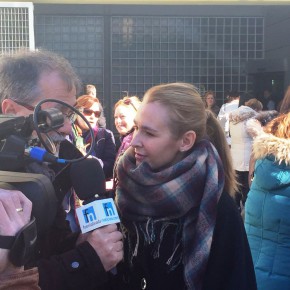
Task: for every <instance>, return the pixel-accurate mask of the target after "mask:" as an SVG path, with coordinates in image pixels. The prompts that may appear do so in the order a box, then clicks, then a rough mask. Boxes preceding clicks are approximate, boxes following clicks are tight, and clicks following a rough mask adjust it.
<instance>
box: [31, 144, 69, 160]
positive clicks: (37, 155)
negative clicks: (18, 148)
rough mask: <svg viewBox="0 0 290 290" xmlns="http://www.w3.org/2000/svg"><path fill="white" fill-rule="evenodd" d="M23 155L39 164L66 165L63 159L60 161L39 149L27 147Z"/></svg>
mask: <svg viewBox="0 0 290 290" xmlns="http://www.w3.org/2000/svg"><path fill="white" fill-rule="evenodd" d="M25 154H26V155H28V156H29V157H30V158H32V159H34V160H36V161H40V162H49V163H66V160H65V159H60V158H58V157H56V156H54V155H53V154H50V153H48V152H47V151H46V150H45V149H43V148H40V147H28V148H27V149H25Z"/></svg>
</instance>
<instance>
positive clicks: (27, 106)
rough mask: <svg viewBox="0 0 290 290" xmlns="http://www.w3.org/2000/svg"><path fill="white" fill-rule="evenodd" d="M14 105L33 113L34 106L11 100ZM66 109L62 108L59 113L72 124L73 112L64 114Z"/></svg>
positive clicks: (74, 116) (74, 115)
mask: <svg viewBox="0 0 290 290" xmlns="http://www.w3.org/2000/svg"><path fill="white" fill-rule="evenodd" d="M13 102H14V103H16V104H17V105H20V106H22V107H24V108H26V109H27V110H29V111H34V109H35V106H32V105H28V104H26V103H23V102H20V101H15V100H13ZM65 109H66V108H64V107H62V108H61V109H59V110H60V111H61V113H62V114H63V115H64V116H65V118H67V119H68V120H69V121H70V122H72V123H73V122H74V121H75V120H76V117H77V115H76V113H75V112H72V111H69V112H65V111H64V110H65Z"/></svg>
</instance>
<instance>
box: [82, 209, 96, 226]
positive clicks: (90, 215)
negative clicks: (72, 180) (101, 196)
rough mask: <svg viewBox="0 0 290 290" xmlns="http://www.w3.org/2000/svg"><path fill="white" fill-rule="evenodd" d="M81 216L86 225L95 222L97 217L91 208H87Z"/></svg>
mask: <svg viewBox="0 0 290 290" xmlns="http://www.w3.org/2000/svg"><path fill="white" fill-rule="evenodd" d="M83 215H84V219H85V222H86V223H89V222H92V221H95V220H97V216H96V213H95V210H94V207H93V206H90V207H87V208H86V209H84V210H83Z"/></svg>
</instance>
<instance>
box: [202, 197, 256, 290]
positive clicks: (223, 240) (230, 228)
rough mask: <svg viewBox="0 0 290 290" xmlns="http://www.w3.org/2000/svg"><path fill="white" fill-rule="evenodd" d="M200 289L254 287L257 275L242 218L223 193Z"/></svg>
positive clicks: (251, 289) (231, 201)
mask: <svg viewBox="0 0 290 290" xmlns="http://www.w3.org/2000/svg"><path fill="white" fill-rule="evenodd" d="M205 277H206V278H205V281H204V282H203V290H256V289H257V286H256V278H255V272H254V266H253V261H252V256H251V252H250V247H249V244H248V239H247V236H246V232H245V228H244V224H243V220H242V218H241V215H240V213H239V211H238V209H237V207H236V205H235V204H234V201H233V199H232V198H231V197H230V196H229V195H228V194H226V193H223V194H222V196H221V199H220V201H219V205H218V213H217V221H216V226H215V230H214V234H213V241H212V247H211V253H210V257H209V261H208V265H207V269H206V274H205Z"/></svg>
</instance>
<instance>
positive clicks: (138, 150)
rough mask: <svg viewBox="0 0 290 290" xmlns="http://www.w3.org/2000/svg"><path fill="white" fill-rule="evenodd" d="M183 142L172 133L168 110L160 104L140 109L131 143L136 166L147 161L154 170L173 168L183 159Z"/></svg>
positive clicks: (150, 104) (145, 105)
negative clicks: (172, 166) (181, 148)
mask: <svg viewBox="0 0 290 290" xmlns="http://www.w3.org/2000/svg"><path fill="white" fill-rule="evenodd" d="M181 142H182V141H181V138H180V139H176V138H175V137H174V136H173V135H172V133H171V131H170V126H169V112H168V109H167V108H165V107H164V106H163V105H161V104H159V103H158V102H153V103H148V104H143V105H142V106H141V107H140V109H139V110H138V113H137V115H136V118H135V132H134V137H133V140H132V143H131V145H132V147H133V148H134V150H135V158H136V165H139V164H140V163H141V162H143V161H146V162H147V163H148V164H149V165H150V166H151V168H152V169H154V170H159V169H162V168H166V167H169V166H171V165H172V164H174V163H176V162H178V161H179V160H181V159H182V156H183V154H182V152H181V150H180V146H181Z"/></svg>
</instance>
